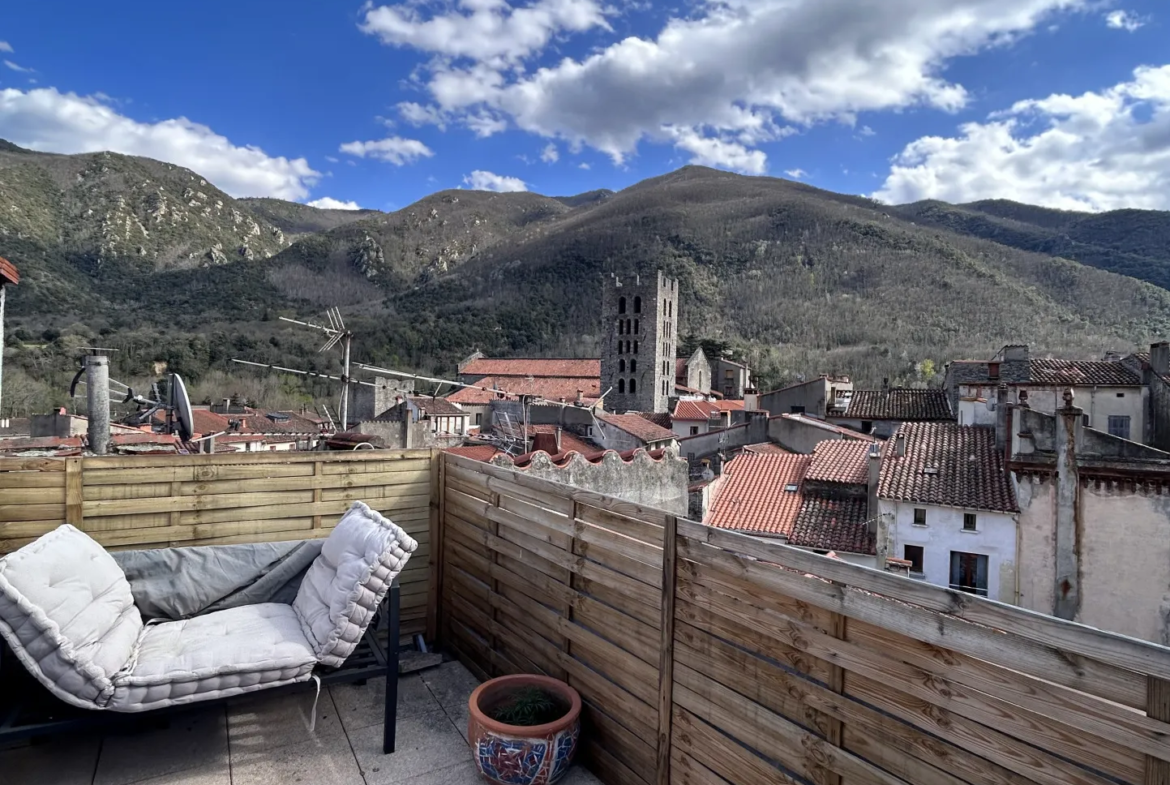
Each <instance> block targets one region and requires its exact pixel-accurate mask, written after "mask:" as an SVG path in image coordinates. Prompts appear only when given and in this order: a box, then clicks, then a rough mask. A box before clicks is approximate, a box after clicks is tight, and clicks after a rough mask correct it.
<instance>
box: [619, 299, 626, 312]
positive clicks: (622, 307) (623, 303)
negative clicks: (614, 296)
mask: <svg viewBox="0 0 1170 785" xmlns="http://www.w3.org/2000/svg"><path fill="white" fill-rule="evenodd" d="M625 312H626V298H625V297H622V298H621V299H619V300H618V313H625Z"/></svg>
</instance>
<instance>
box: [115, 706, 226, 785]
mask: <svg viewBox="0 0 1170 785" xmlns="http://www.w3.org/2000/svg"><path fill="white" fill-rule="evenodd" d="M144 719H146V720H147V721H149V719H148V717H144ZM158 721H159V722H160V723H161V722H164V721H165V722H166V723H167V725H166V726H165V727H158V728H153V729H152V728H150V727H149V726H147V727H137V728H135V727H130V728H126V729H125V730H122V731H118V732H115V733H109V734H107V735H106V737H105V739H104V740H103V741H102V751H101V756H100V757H99V759H98V765H97V775H96V776H95V777H94V785H129V784H130V783H137V782H140V781H142V780H149V779H151V778H158V777H162V776H163V775H167V774H174V773H176V772H181V771H188V770H191V769H205V768H208V767H211V766H214V765H217V764H222V765H227V762H228V739H227V718H226V715H225V712H224V709H223V706H218V707H212V708H206V709H202V710H198V709H194V710H192V711H190V712H183V713H181V714H171V715H168V716H167V717H166V718H162V717H160V718H159V720H158Z"/></svg>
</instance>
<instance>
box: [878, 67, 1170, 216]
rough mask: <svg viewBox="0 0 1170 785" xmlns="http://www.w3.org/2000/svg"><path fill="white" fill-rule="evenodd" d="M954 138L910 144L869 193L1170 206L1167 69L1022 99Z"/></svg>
mask: <svg viewBox="0 0 1170 785" xmlns="http://www.w3.org/2000/svg"><path fill="white" fill-rule="evenodd" d="M959 132H960V135H959V136H956V137H951V138H941V137H937V136H926V137H922V138H921V139H918V140H916V141H914V142H911V143H910V144H909V145H907V146H906V148H905V149H904V150H903V151H902V152H901V153H900V154H899V155H898V156H897V157H896V158H895V159H894V165H893V167H892V168H891V170H890V173H889V176H888V177H887V178H886V181H885V183H884V184H883V185H882V187H881V189H879V190H878V191H877V193H875V194H874V196H875V197H876V198H878V199H881V200H883V201H886V202H893V203H903V202H910V201H915V200H918V199H942V200H945V201H948V202H969V201H973V200H977V199H989V198H1005V199H1014V200H1017V201H1021V202H1027V203H1029V204H1040V205H1046V206H1049V207H1056V208H1062V209H1071V210H1113V209H1118V208H1122V207H1134V208H1145V209H1151V210H1166V209H1170V65H1165V66H1162V67H1160V68H1152V67H1142V68H1138V69H1137V70H1135V71H1134V75H1133V80H1132V81H1129V82H1123V83H1121V84H1118V85H1115V86H1113V87H1110V88H1108V89H1106V90H1102V91H1101V92H1087V93H1084V94H1082V95H1079V96H1070V95H1050V96H1048V97H1047V98H1041V99H1036V100H1027V101H1020V102H1018V103H1016V104H1015V105H1014V106H1012V107H1011V108H1010V109H1008V110H1006V111H1002V112H996V113H994V114H992V115H991V116H990V117H989V118H988V120H987V121H986V122H983V123H966V124H964V125H962V126H960V127H959Z"/></svg>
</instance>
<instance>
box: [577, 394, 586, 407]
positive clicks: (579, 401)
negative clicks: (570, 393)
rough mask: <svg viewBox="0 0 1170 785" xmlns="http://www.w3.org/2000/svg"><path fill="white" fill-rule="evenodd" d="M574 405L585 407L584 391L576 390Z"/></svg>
mask: <svg viewBox="0 0 1170 785" xmlns="http://www.w3.org/2000/svg"><path fill="white" fill-rule="evenodd" d="M575 403H576V404H577V405H578V406H584V405H585V391H584V390H577V400H576V401H575Z"/></svg>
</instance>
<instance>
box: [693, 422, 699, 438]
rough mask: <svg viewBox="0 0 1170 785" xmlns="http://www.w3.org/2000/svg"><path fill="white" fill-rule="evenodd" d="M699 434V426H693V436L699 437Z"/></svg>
mask: <svg viewBox="0 0 1170 785" xmlns="http://www.w3.org/2000/svg"><path fill="white" fill-rule="evenodd" d="M698 433H699V426H697V425H692V426H691V436H697V435H698Z"/></svg>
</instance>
